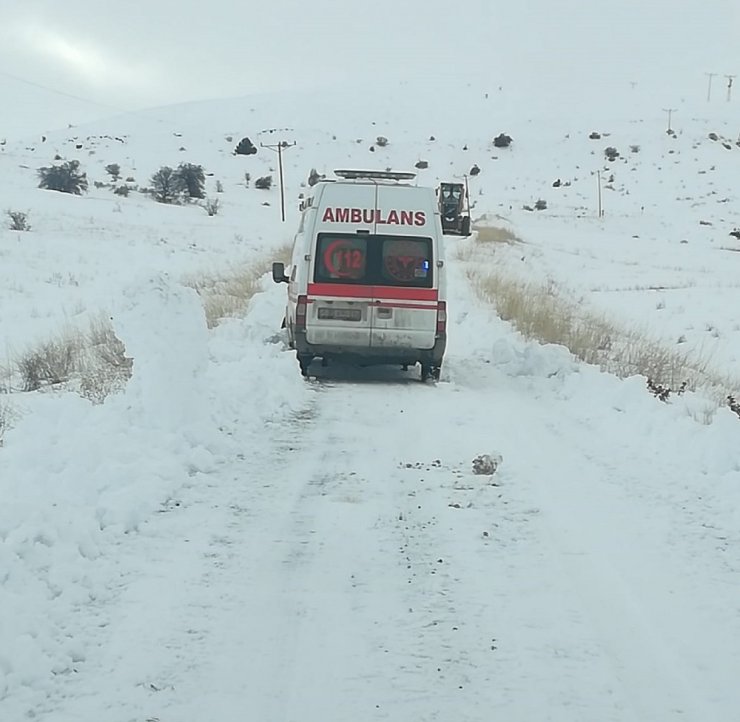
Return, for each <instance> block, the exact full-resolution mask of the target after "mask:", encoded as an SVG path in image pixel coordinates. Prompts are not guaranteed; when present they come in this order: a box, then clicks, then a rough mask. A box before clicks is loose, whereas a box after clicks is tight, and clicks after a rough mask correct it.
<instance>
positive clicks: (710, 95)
mask: <svg viewBox="0 0 740 722" xmlns="http://www.w3.org/2000/svg"><path fill="white" fill-rule="evenodd" d="M704 75H706V76H707V77H708V78H709V83H708V84H707V103H708V102H709V99H710V98H711V97H712V78H713V77H714V76H715V75H717V73H704Z"/></svg>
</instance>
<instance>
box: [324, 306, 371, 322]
mask: <svg viewBox="0 0 740 722" xmlns="http://www.w3.org/2000/svg"><path fill="white" fill-rule="evenodd" d="M319 319H320V320H322V321H329V320H331V321H360V320H362V311H361V310H360V309H359V308H328V307H327V306H324V307H322V308H319Z"/></svg>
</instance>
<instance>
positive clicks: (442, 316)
mask: <svg viewBox="0 0 740 722" xmlns="http://www.w3.org/2000/svg"><path fill="white" fill-rule="evenodd" d="M446 332H447V303H446V302H445V301H440V302H439V303H438V304H437V333H446Z"/></svg>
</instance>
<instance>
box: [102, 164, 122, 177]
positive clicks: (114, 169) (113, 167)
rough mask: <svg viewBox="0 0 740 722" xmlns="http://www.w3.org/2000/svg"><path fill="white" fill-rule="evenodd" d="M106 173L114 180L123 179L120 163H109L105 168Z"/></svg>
mask: <svg viewBox="0 0 740 722" xmlns="http://www.w3.org/2000/svg"><path fill="white" fill-rule="evenodd" d="M105 172H106V173H107V174H108V175H109V176H110V177H111V178H112V179H113V180H114V181H117V180H118V179H119V178H120V177H121V166H120V165H118V163H109V164H108V165H107V166H105Z"/></svg>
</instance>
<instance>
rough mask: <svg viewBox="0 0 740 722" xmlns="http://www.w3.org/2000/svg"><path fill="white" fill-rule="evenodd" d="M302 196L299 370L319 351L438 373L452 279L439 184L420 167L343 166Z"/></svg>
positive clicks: (282, 270) (292, 291)
mask: <svg viewBox="0 0 740 722" xmlns="http://www.w3.org/2000/svg"><path fill="white" fill-rule="evenodd" d="M334 173H335V175H336V178H335V179H323V180H320V181H319V182H318V183H317V184H316V185H314V186H313V187H312V188H311V191H310V194H309V195H307V197H305V198H304V199H303V200H302V201H301V205H300V209H301V219H300V225H299V227H298V231H297V233H296V235H295V239H294V245H293V253H292V258H291V262H290V265H289V266H288V267H287V268H286V267H285V266H284V264H282V263H274V264H273V267H272V277H273V280H274V281H275V282H276V283H286V284H287V285H288V300H287V305H286V310H285V319H284V326H285V327H286V329H287V333H288V342H289V344H290V347H291V348H293V349H295V351H296V354H297V357H298V364H299V366H300V369H301V373H302V374H303V375H304V376H308V375H309V367H310V366H311V363H312V362H313V361H314V359H321V364H322V365H324V366H325V365H327V364H329V363H330V362H332V361H342V362H349V363H355V364H358V365H361V366H366V365H373V364H395V365H400V366H401V367H402V368H403V369H404V370H406V369H408V367H409V366H414V365H416V364H418V365H419V367H420V375H421V379H422V381H427V380H428V379H438V378H439V374H440V370H441V368H442V358H443V356H444V352H445V345H446V341H447V286H446V278H445V271H446V269H445V260H444V248H443V236H442V225H441V220H440V214H439V208H438V203H437V198H436V195H435V191H434V190H433V189H432V188H425V187H421V186H417V185H415V184H413V182H412V181H413V179H414V177H415V174H414V173H401V172H385V171H363V170H336V171H334Z"/></svg>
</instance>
